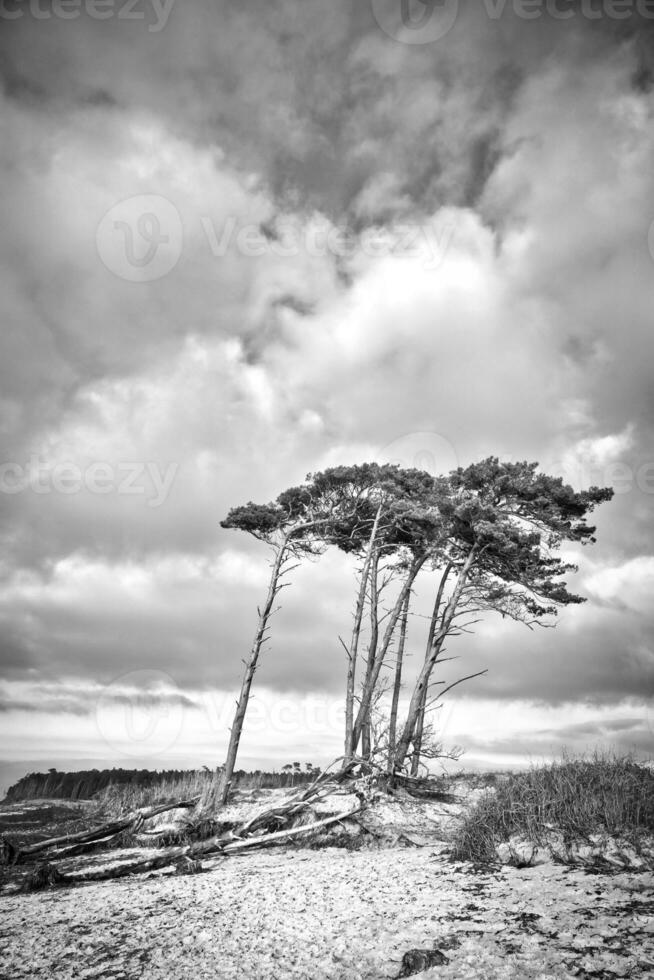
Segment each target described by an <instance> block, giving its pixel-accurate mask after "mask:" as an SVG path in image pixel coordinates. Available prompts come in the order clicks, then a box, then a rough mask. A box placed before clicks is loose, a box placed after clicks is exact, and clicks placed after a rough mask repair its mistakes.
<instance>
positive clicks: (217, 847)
mask: <svg viewBox="0 0 654 980" xmlns="http://www.w3.org/2000/svg"><path fill="white" fill-rule="evenodd" d="M361 809H362V807H361V806H357V807H354V808H353V809H352V810H347V811H344V812H343V813H337V814H334V815H333V816H331V817H324V818H323V819H322V820H316V821H314V822H313V823H310V824H305V825H304V826H303V827H291V828H289V829H288V830H281V831H277V832H276V833H273V834H261V835H257V836H253V837H248V838H246V839H245V840H239V839H238V838H235V837H234V835H232V836H230V837H212V838H210V839H209V840H206V841H200V842H199V843H195V844H187V845H185V846H184V847H172V848H167V849H166V850H165V851H163V852H162V853H159V854H155V855H153V856H152V857H149V858H142V859H140V860H138V861H130V862H127V863H126V864H118V865H116V866H114V867H110V868H97V869H94V870H90V871H82V872H75V873H73V874H70V873H69V874H62V875H61V876H60V877H58V878H57V884H62V885H75V884H81V883H83V882H89V881H108V880H110V879H114V878H124V877H126V876H127V875H132V874H143V873H144V872H146V871H156V870H158V869H160V868H166V867H169V866H170V865H172V864H176V863H177V862H178V861H180V860H182V859H183V858H191V859H193V860H196V859H197V858H199V857H203V856H210V855H220V854H224V855H229V854H234V853H236V852H238V851H243V850H246V849H247V848H250V847H267V846H268V845H269V844H277V843H279V842H280V841H282V840H287V839H288V838H289V837H297V836H302V835H305V834H311V833H313V832H314V831H315V830H319V829H320V828H321V827H328V826H329V825H330V824H333V823H338V822H339V821H340V820H347V819H348V818H350V817H353V816H354V815H355V814H357V813H359V812H360V811H361ZM53 867H54V866H53ZM56 870H57V871H58V869H56Z"/></svg>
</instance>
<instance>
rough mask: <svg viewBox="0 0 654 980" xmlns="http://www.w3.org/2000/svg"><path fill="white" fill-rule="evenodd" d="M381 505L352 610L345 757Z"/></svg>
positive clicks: (349, 742)
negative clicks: (364, 610)
mask: <svg viewBox="0 0 654 980" xmlns="http://www.w3.org/2000/svg"><path fill="white" fill-rule="evenodd" d="M381 512H382V505H381V504H380V505H379V507H378V508H377V513H376V515H375V523H374V524H373V526H372V531H371V532H370V540H369V542H368V549H367V551H366V557H365V560H364V563H363V568H362V569H361V583H360V585H359V594H358V596H357V604H356V608H355V611H354V624H353V626H352V638H351V640H350V646H349V648H348V649H347V656H348V664H347V686H346V691H345V750H344V751H345V758H346V759H349V758H351V756H352V732H353V727H354V684H355V678H356V664H357V650H358V648H359V636H360V635H361V622H362V620H363V609H364V606H365V602H366V588H367V585H368V574H369V571H370V562H371V561H372V556H373V551H374V546H375V539H376V537H377V531H378V529H379V520H380V518H381Z"/></svg>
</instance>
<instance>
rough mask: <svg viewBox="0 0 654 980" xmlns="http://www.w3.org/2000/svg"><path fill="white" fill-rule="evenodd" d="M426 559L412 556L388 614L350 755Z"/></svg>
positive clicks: (362, 703) (366, 687)
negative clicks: (409, 565)
mask: <svg viewBox="0 0 654 980" xmlns="http://www.w3.org/2000/svg"><path fill="white" fill-rule="evenodd" d="M426 561H427V556H426V555H421V556H420V557H419V558H414V560H413V563H412V564H411V568H410V569H409V574H408V575H407V577H406V579H405V582H404V585H403V586H402V588H401V590H400V594H399V596H398V597H397V600H396V602H395V605H394V606H393V609H392V610H391V614H390V618H389V621H388V625H387V627H386V630H385V632H384V638H383V640H382V645H381V649H380V650H379V653H378V654H377V656H376V657H375V660H374V662H373V666H372V671H371V674H370V678H369V681H367V682H366V685H365V687H364V689H363V692H362V694H361V704H360V705H359V711H358V713H357V717H356V721H355V723H354V728H353V731H352V743H351V745H350V756H352V755H353V754H354V753H355V752H356V750H357V746H358V744H359V739H360V738H361V730H362V728H363V721H364V719H365V718H367V717H368V714H369V712H370V705H371V703H372V696H373V693H374V690H375V687H376V686H377V681H378V680H379V673H380V671H381V669H382V665H383V663H384V660H385V658H386V654H387V653H388V648H389V646H390V644H391V641H392V639H393V634H394V632H395V627H396V626H397V621H398V619H399V618H400V614H401V612H402V608H403V606H404V603H405V601H406V598H407V596H408V595H410V593H411V589H412V588H413V583H414V582H415V580H416V576H417V574H418V572H419V571H420V569H421V568H422V566H423V565H424V564H425V562H426Z"/></svg>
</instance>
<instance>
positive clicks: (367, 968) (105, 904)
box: [0, 847, 654, 980]
mask: <svg viewBox="0 0 654 980" xmlns="http://www.w3.org/2000/svg"><path fill="white" fill-rule="evenodd" d="M205 867H206V868H209V869H210V870H207V871H206V872H205V873H203V874H201V875H197V876H191V877H171V876H157V877H139V878H132V879H126V880H123V881H114V882H104V883H97V884H92V885H87V886H83V887H77V888H72V889H65V888H64V889H55V890H52V891H49V892H45V893H40V894H32V895H8V896H5V897H4V898H2V897H0V916H1V918H0V923H1V925H0V964H1V965H0V976H1V977H2V978H3V980H15V978H19V977H24V978H30V980H32V978H33V980H38V978H47V980H67V978H73V977H76V978H87V977H114V978H129V980H132V978H137V977H143V978H153V980H154V978H162V980H163V978H165V980H182V978H185V977H189V978H193V980H202V978H207V980H209V978H211V980H223V978H224V980H227V978H239V980H285V978H302V980H320V978H333V980H355V978H356V980H364V978H365V980H367V978H369V980H373V978H374V980H380V978H382V977H393V976H397V974H398V972H399V969H400V962H401V958H402V955H403V953H405V952H406V951H407V950H408V949H410V948H412V947H418V948H425V947H429V946H431V945H432V943H433V942H434V941H437V940H439V939H440V940H442V939H446V940H447V939H450V940H451V939H452V938H454V940H455V942H456V941H457V940H458V941H459V943H460V945H459V946H458V947H456V948H451V949H446V950H445V951H446V955H447V956H448V957H449V958H450V963H449V964H448V965H444V966H440V967H434V968H433V969H431V970H429V971H428V972H426V973H423V974H421V975H420V976H421V977H424V978H425V980H431V978H433V977H442V978H443V980H447V978H454V977H457V978H465V980H486V978H489V980H490V978H495V977H506V978H510V980H528V978H539V980H545V978H550V977H556V978H564V977H565V978H567V977H570V978H572V977H575V976H576V977H580V976H581V977H583V976H594V977H612V976H616V977H645V976H651V975H653V974H654V943H653V939H654V936H653V934H654V922H653V919H652V910H653V908H654V906H653V905H652V899H653V895H652V891H653V882H652V876H651V875H649V874H636V873H633V872H622V873H619V874H616V875H613V876H603V875H595V874H587V873H586V872H584V871H582V870H577V869H575V870H569V869H567V868H564V867H562V866H558V865H544V866H541V867H536V868H528V869H524V870H516V869H514V868H503V869H502V870H501V871H498V872H479V871H475V870H473V869H472V868H471V867H470V866H468V865H460V864H450V863H448V862H446V861H445V859H444V856H443V853H442V848H439V847H430V848H422V849H403V848H394V849H391V850H364V851H360V852H348V851H344V850H338V849H329V850H326V851H319V852H314V851H301V850H300V851H295V850H288V849H287V850H283V851H282V850H276V851H262V852H258V853H250V854H247V855H243V856H240V857H232V858H227V859H214V860H213V861H212V862H211V863H209V862H206V863H205ZM523 912H527V913H530V914H532V915H533V916H539V918H535V919H533V920H532V921H531V922H530V921H528V920H521V919H520V914H521V913H523ZM597 971H604V972H602V973H600V972H597Z"/></svg>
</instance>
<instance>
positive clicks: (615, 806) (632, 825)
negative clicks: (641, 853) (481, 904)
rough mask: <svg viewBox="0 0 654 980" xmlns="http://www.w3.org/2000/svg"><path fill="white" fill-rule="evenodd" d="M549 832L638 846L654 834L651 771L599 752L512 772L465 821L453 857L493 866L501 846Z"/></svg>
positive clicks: (539, 837) (653, 778)
mask: <svg viewBox="0 0 654 980" xmlns="http://www.w3.org/2000/svg"><path fill="white" fill-rule="evenodd" d="M552 830H558V831H560V832H562V833H563V835H564V837H565V838H566V840H575V839H577V840H578V839H582V840H584V839H585V840H587V839H588V838H589V837H590V835H591V834H595V833H606V834H609V835H613V836H616V837H621V838H624V839H628V840H630V841H632V842H633V843H634V845H635V846H636V847H638V842H639V838H640V837H641V836H642V835H643V834H644V833H647V832H650V833H651V832H652V831H654V773H652V771H651V770H650V769H648V768H646V767H644V766H639V765H638V764H636V763H635V762H634V761H633V759H632V758H631V757H630V756H623V757H618V756H614V755H612V754H610V753H602V752H596V753H595V754H594V755H593V756H592V757H590V758H584V757H582V758H577V759H574V758H569V757H567V756H564V757H563V760H562V761H561V762H554V763H552V764H551V765H545V766H536V767H534V768H532V769H530V770H529V771H528V772H521V773H514V774H512V775H511V776H510V778H509V779H508V780H507V781H506V782H504V783H502V784H500V785H499V786H498V787H497V789H496V790H495V791H494V792H492V791H491V792H488V793H487V794H485V795H484V796H482V798H481V799H480V800H479V802H478V803H477V804H476V805H475V806H474V807H473V808H472V810H471V811H470V813H469V814H468V815H467V816H466V818H465V820H464V821H463V824H462V826H461V827H460V828H459V830H458V832H457V835H456V837H455V840H454V846H453V850H452V857H453V858H454V859H455V860H459V861H475V862H489V861H494V860H495V847H496V845H497V844H499V843H501V842H503V841H508V840H509V838H510V837H512V836H513V835H514V834H519V835H521V836H524V837H526V838H528V839H529V840H533V841H534V842H535V843H539V844H542V843H545V840H546V838H547V835H548V833H551V832H552Z"/></svg>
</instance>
